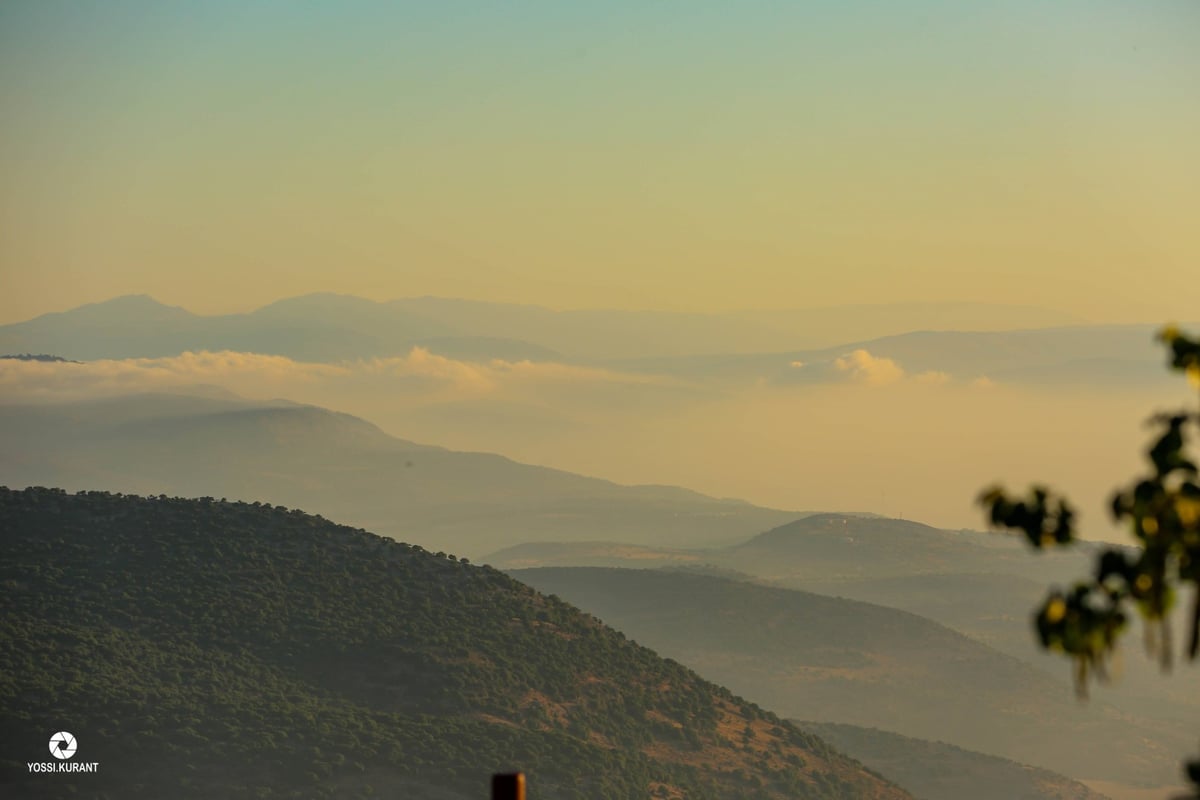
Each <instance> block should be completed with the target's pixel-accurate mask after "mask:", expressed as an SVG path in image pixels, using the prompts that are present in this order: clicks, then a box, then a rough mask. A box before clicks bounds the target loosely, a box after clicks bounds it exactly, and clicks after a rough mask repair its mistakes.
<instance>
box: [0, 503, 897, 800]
mask: <svg viewBox="0 0 1200 800" xmlns="http://www.w3.org/2000/svg"><path fill="white" fill-rule="evenodd" d="M0 545H2V546H0V585H2V586H3V587H4V589H3V592H4V594H3V598H4V603H5V613H4V615H3V616H2V617H0V643H2V645H3V646H0V740H2V741H4V742H5V743H6V747H5V750H4V752H3V753H2V754H0V759H3V760H2V761H0V794H5V795H7V796H22V797H26V796H31V797H32V796H53V797H57V796H67V795H71V796H92V797H134V796H138V797H142V796H149V797H166V796H176V797H181V798H186V797H233V798H240V797H334V796H337V797H371V796H393V797H398V796H421V797H434V798H447V799H449V798H464V797H481V796H485V795H486V788H487V784H486V780H487V776H488V775H489V774H490V773H491V772H494V771H505V770H511V769H514V768H521V769H524V770H525V771H526V772H528V773H529V774H530V780H531V793H535V794H533V795H532V796H543V797H558V798H578V799H582V798H625V797H637V796H646V795H647V794H648V793H649V791H650V788H651V787H654V790H655V791H658V792H659V793H662V792H666V793H667V794H668V795H672V794H673V795H675V796H678V795H680V794H685V795H686V796H688V797H697V798H716V797H751V796H753V797H780V796H782V794H783V793H784V792H795V793H796V794H799V795H800V796H806V797H814V798H841V797H845V798H848V797H877V798H880V800H884V799H885V798H886V799H888V800H891V799H892V798H895V800H900V798H903V797H906V796H907V795H905V794H904V793H903V792H902V791H900V790H898V789H896V788H895V787H892V786H891V785H889V784H887V783H886V781H883V780H881V779H879V778H878V777H876V776H873V775H871V774H869V773H867V772H865V771H864V770H863V768H862V767H861V765H858V764H857V763H855V762H852V761H850V760H848V759H846V758H844V757H843V756H841V755H840V754H838V753H836V752H835V751H833V750H831V749H830V748H828V747H827V746H826V745H825V743H824V742H822V741H821V740H820V739H818V738H816V737H815V736H812V735H809V734H804V733H802V732H800V731H799V730H797V729H795V728H793V727H792V726H790V725H787V724H786V723H782V722H780V721H779V720H777V719H776V718H775V717H774V716H773V715H770V714H767V713H766V712H764V711H762V710H761V709H758V708H757V707H754V706H752V705H750V704H748V703H746V702H744V701H742V700H740V699H738V698H736V697H734V696H733V695H731V694H730V693H729V692H728V691H726V690H723V689H721V688H719V687H716V686H713V685H712V684H709V683H707V682H705V681H703V680H702V679H700V678H699V677H698V676H697V675H695V674H694V673H692V672H691V671H689V670H687V669H686V668H684V667H682V666H681V665H679V664H677V663H675V662H672V661H669V660H663V659H661V658H659V657H658V656H656V655H655V654H654V653H653V652H651V651H649V650H647V649H645V648H643V647H640V646H638V645H636V644H634V643H633V642H631V641H629V640H627V639H626V638H625V637H624V636H622V635H621V634H619V633H618V632H616V631H613V630H611V629H609V628H606V627H605V626H604V625H602V624H601V623H600V622H599V621H598V620H596V619H594V618H591V617H588V616H586V615H584V614H581V613H580V612H579V611H577V610H576V609H574V608H572V607H570V606H568V605H567V604H566V603H564V602H562V601H560V600H558V599H557V598H554V597H546V596H543V595H539V594H538V593H536V592H534V591H533V590H532V589H530V588H529V587H527V586H524V585H522V584H519V583H517V582H516V581H514V580H512V579H511V578H508V577H507V576H505V575H503V574H501V573H499V572H497V571H496V570H493V569H490V568H487V567H476V566H472V565H470V564H468V563H466V562H465V561H462V560H458V559H455V558H454V557H453V556H442V555H434V554H430V553H428V552H426V551H424V550H423V549H422V548H420V547H413V546H409V545H404V544H400V543H398V542H395V541H393V540H390V539H385V538H382V537H378V536H375V535H373V534H369V533H367V532H366V531H363V530H357V529H351V528H346V527H342V526H338V525H334V524H333V523H330V522H328V521H326V520H324V519H321V518H320V517H313V516H309V515H306V514H303V513H301V512H299V511H294V510H288V509H285V508H283V507H272V506H269V505H263V504H259V503H250V504H247V503H226V502H220V501H215V500H213V499H211V498H204V499H200V500H183V499H175V498H167V497H165V496H161V497H157V498H142V497H133V496H121V495H113V494H107V493H101V492H86V493H80V494H75V495H70V494H67V493H65V492H63V491H61V490H57V489H28V490H25V491H19V492H18V491H10V490H7V489H2V488H0ZM767 724H770V725H772V726H777V727H779V729H780V731H781V735H780V736H779V738H778V741H779V744H780V747H781V748H782V751H783V752H785V753H786V754H789V756H790V757H792V758H793V759H794V761H792V762H788V763H786V764H783V765H780V766H775V767H771V768H764V767H761V766H760V765H759V764H758V762H757V761H755V760H754V759H753V758H752V757H751V755H750V754H747V753H744V752H743V751H741V750H738V749H736V748H734V747H733V746H732V744H731V740H730V736H731V735H727V734H726V733H725V731H726V730H728V729H730V728H731V727H736V728H737V729H738V730H740V729H741V728H742V727H744V726H745V725H755V726H764V725H767ZM62 729H66V730H70V731H71V732H73V733H74V734H75V735H76V736H77V737H78V740H79V742H80V754H79V758H81V759H85V760H87V761H98V762H100V764H101V772H100V773H98V774H96V775H78V776H77V775H37V774H34V775H30V774H28V771H27V769H26V767H25V763H26V762H29V761H46V760H47V757H46V752H45V749H46V741H47V737H48V735H49V733H50V732H53V731H55V730H62ZM802 765H803V766H802ZM817 766H820V767H821V771H822V773H823V774H824V773H828V775H829V776H831V777H830V778H828V779H826V778H823V777H821V778H819V777H818V775H817V769H816V767H817ZM56 779H62V780H56Z"/></svg>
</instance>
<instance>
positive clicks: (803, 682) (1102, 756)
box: [510, 567, 1195, 785]
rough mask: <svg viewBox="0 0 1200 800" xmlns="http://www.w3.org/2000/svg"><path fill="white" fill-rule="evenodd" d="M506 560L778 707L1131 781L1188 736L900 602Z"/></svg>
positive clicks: (1172, 758) (643, 639)
mask: <svg viewBox="0 0 1200 800" xmlns="http://www.w3.org/2000/svg"><path fill="white" fill-rule="evenodd" d="M510 574H511V575H513V576H514V577H516V578H518V579H519V580H521V581H522V582H524V583H528V584H529V585H531V586H533V587H535V588H536V589H538V590H539V591H542V592H549V593H554V594H556V595H559V596H561V597H563V598H564V599H566V600H567V601H568V602H570V603H573V604H574V605H576V606H578V607H579V608H581V609H583V610H584V611H587V612H589V613H592V614H595V615H596V616H597V617H599V618H600V619H602V620H604V621H605V622H606V623H608V624H609V625H612V626H613V627H615V628H617V629H619V630H621V631H623V632H625V633H626V634H628V635H629V636H631V637H632V638H634V639H635V640H636V641H638V642H639V643H641V644H645V645H647V646H649V647H652V648H654V649H655V650H656V651H657V652H659V653H662V654H663V655H665V656H669V657H671V658H674V659H676V660H678V661H680V662H681V663H684V664H687V665H688V666H690V667H692V668H693V669H695V670H697V671H698V672H700V673H701V674H703V675H706V676H708V677H709V678H710V679H712V680H716V681H718V682H720V683H723V684H724V685H727V686H729V687H730V688H731V689H733V690H734V691H736V692H740V693H743V694H745V696H747V697H749V698H750V699H752V700H754V701H756V702H758V703H761V704H763V705H764V706H766V707H768V708H772V709H775V710H776V711H777V712H778V713H780V714H783V715H785V716H790V717H802V718H804V719H815V720H826V721H837V722H841V723H849V724H854V725H860V726H867V727H877V728H881V729H884V730H890V731H896V732H898V733H902V734H904V735H906V736H913V737H918V738H922V739H931V740H940V741H949V742H953V743H955V744H956V745H958V746H960V747H964V748H968V749H971V750H977V751H980V752H984V753H990V754H995V755H999V756H1003V757H1005V758H1009V759H1012V760H1014V761H1018V762H1021V763H1025V764H1032V765H1036V766H1040V767H1043V768H1047V769H1053V770H1056V771H1059V772H1062V773H1065V774H1068V775H1071V776H1072V777H1074V778H1077V779H1084V778H1088V779H1106V780H1111V781H1119V782H1125V783H1130V784H1136V783H1143V784H1149V785H1164V784H1169V783H1171V782H1172V781H1176V780H1178V775H1179V760H1180V759H1181V758H1182V756H1183V755H1184V754H1186V753H1188V752H1190V750H1191V748H1192V746H1193V736H1194V733H1195V731H1194V727H1191V726H1189V725H1188V724H1186V723H1184V722H1174V723H1171V722H1167V721H1165V720H1163V719H1162V718H1158V717H1156V718H1149V717H1146V716H1139V715H1134V714H1132V713H1129V712H1127V711H1118V710H1117V709H1115V708H1113V707H1111V706H1107V705H1105V704H1104V703H1103V702H1102V700H1103V698H1102V697H1099V696H1098V697H1095V698H1093V699H1092V701H1091V703H1089V704H1087V705H1082V704H1080V703H1078V702H1077V701H1076V700H1075V698H1074V696H1073V693H1072V691H1071V689H1070V686H1069V685H1068V683H1067V682H1066V681H1065V680H1054V679H1052V678H1051V677H1049V676H1048V675H1047V674H1046V673H1045V672H1043V671H1042V670H1039V669H1037V668H1035V667H1033V666H1031V665H1029V664H1027V663H1026V662H1024V661H1021V660H1018V659H1016V658H1012V657H1010V656H1007V655H1004V654H1001V653H999V652H998V651H996V650H993V649H991V648H989V647H987V646H985V645H982V644H980V643H978V642H976V641H974V640H973V639H970V638H968V637H966V636H963V635H961V634H959V633H956V632H954V631H951V630H949V629H947V628H945V627H943V626H941V625H938V624H937V623H934V622H931V621H930V620H927V619H924V618H921V617H917V616H915V615H912V614H909V613H906V612H903V611H898V610H895V609H891V608H885V607H883V606H876V605H871V604H867V603H860V602H857V601H852V600H845V599H840V598H835V597H828V596H823V595H817V594H812V593H808V592H801V591H796V590H788V589H778V588H772V587H766V586H761V585H755V584H750V583H745V582H741V581H733V580H727V579H724V578H719V577H713V576H708V575H699V574H687V573H682V572H671V571H664V570H629V569H608V568H590V567H580V568H555V569H551V568H545V569H526V570H514V571H511V572H510ZM1193 724H1194V722H1193Z"/></svg>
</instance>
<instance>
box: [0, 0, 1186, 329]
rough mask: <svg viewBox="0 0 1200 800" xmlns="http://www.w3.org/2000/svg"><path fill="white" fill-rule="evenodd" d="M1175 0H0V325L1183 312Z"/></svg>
mask: <svg viewBox="0 0 1200 800" xmlns="http://www.w3.org/2000/svg"><path fill="white" fill-rule="evenodd" d="M1197 41H1200V4H1198V3H1196V2H1195V1H1194V0H1174V1H1170V2H1168V1H1167V0H1152V1H1150V2H1139V3H1127V2H1116V1H1115V0H1062V1H1061V2H1055V3H1044V2H1035V1H1034V0H1012V1H1011V2H1006V3H1002V4H1001V3H994V4H993V3H962V2H947V1H944V0H914V1H913V2H905V3H897V2H891V0H888V2H882V1H876V2H868V1H867V0H858V1H857V2H790V3H779V2H745V3H736V4H734V3H716V2H707V1H706V0H697V1H696V2H688V3H668V2H624V1H623V0H614V2H608V3H591V4H585V3H557V2H555V3H552V2H512V3H505V4H499V3H468V2H454V1H453V0H448V1H447V2H439V3H405V2H387V3H385V2H375V1H374V0H358V1H357V2H345V3H332V2H327V3H315V2H282V1H279V0H261V1H260V2H249V3H247V2H241V1H240V0H238V1H237V2H234V1H233V0H211V1H210V2H206V3H191V2H187V3H183V2H166V1H164V0H155V1H154V2H130V1H129V0H112V2H105V3H64V2H57V1H56V0H37V1H36V2H32V1H26V0H12V1H11V2H6V3H3V4H0V109H2V110H3V113H4V119H5V123H4V126H3V131H2V132H0V322H13V321H18V320H22V319H27V318H29V317H32V316H34V315H37V314H40V313H44V312H47V311H55V310H63V309H66V308H70V307H73V306H76V305H79V304H82V303H87V302H95V301H99V300H103V299H107V298H110V297H113V296H116V295H121V294H127V293H148V294H151V295H153V296H154V297H156V298H157V299H159V300H161V301H163V302H166V303H170V304H174V305H181V306H184V307H186V308H188V309H190V310H193V311H196V312H199V313H219V312H229V311H241V310H248V309H250V308H254V307H257V306H260V305H263V304H266V303H268V302H270V301H272V300H275V299H278V298H280V297H285V296H292V295H298V294H304V293H308V292H315V291H336V292H343V293H349V294H358V295H362V296H365V297H370V298H373V299H381V300H382V299H389V298H393V297H406V296H418V295H427V294H431V295H445V296H455V297H466V298H472V299H482V300H498V301H510V302H524V303H536V304H542V305H546V306H550V307H553V308H582V307H609V308H656V309H672V310H706V311H722V310H732V309H747V308H796V307H810V306H831V305H840V304H847V303H889V302H917V301H920V302H952V301H974V302H998V303H1019V304H1027V305H1037V306H1044V307H1048V308H1054V309H1057V310H1060V311H1062V312H1064V313H1068V314H1072V315H1075V316H1077V317H1079V318H1083V319H1088V320H1093V321H1134V320H1137V321H1147V322H1158V321H1162V320H1166V319H1179V318H1185V319H1186V318H1191V317H1193V316H1194V311H1193V308H1194V295H1192V294H1191V293H1190V292H1186V291H1180V290H1179V287H1180V286H1181V285H1183V284H1185V283H1186V284H1188V285H1194V276H1195V274H1196V272H1197V265H1198V264H1200V258H1198V257H1200V237H1197V236H1196V235H1195V220H1194V217H1195V211H1196V209H1198V208H1200V146H1198V145H1197V142H1200V102H1196V100H1197V96H1196V87H1197V86H1198V85H1200V47H1196V46H1195V43H1196V42H1197Z"/></svg>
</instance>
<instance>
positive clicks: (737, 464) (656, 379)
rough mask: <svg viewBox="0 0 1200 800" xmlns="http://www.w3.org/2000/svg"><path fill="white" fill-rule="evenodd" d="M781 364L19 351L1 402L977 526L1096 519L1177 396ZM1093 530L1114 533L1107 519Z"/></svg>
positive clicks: (4, 378)
mask: <svg viewBox="0 0 1200 800" xmlns="http://www.w3.org/2000/svg"><path fill="white" fill-rule="evenodd" d="M774 369H775V370H776V372H775V373H771V374H765V375H761V376H759V377H758V378H757V379H754V378H751V379H747V378H746V376H745V375H739V377H737V378H728V379H726V378H722V377H720V376H719V375H714V376H713V377H712V378H710V379H708V380H695V381H693V380H684V379H682V378H674V377H664V376H661V375H648V374H631V373H625V372H620V371H615V370H607V369H599V368H594V367H585V366H578V365H570V364H559V363H536V362H528V361H520V362H509V361H499V360H493V361H487V362H470V361H462V360H456V359H451V358H447V357H444V356H440V355H437V354H435V353H431V352H430V351H428V350H425V349H420V348H417V349H414V350H412V351H410V352H409V353H408V354H406V355H404V356H400V357H394V358H382V359H374V360H364V361H354V362H347V363H342V364H317V363H305V362H298V361H294V360H292V359H289V358H285V357H280V356H267V355H256V354H249V353H231V352H221V353H185V354H183V355H180V356H176V357H172V358H156V359H129V360H120V361H93V362H88V363H82V364H72V363H42V362H29V361H15V360H0V402H10V403H12V402H49V401H53V400H57V399H62V400H68V399H80V398H91V397H103V396H113V395H119V394H127V393H136V392H154V391H171V392H191V391H195V390H196V388H197V387H202V386H203V387H220V388H221V389H223V390H226V391H231V392H234V393H236V394H238V395H241V396H243V397H246V398H249V399H253V400H272V399H280V398H282V399H288V400H292V401H296V402H301V403H311V404H314V405H319V406H324V407H326V408H331V409H335V410H339V411H345V412H348V413H351V414H355V415H358V416H361V417H363V418H365V419H367V420H370V421H371V422H374V423H376V424H378V425H380V426H381V427H383V428H384V429H385V430H387V431H388V432H389V433H392V434H394V435H396V436H400V437H402V438H406V439H410V440H413V441H417V442H421V443H426V444H437V445H442V446H446V447H451V448H454V449H460V450H482V451H491V452H499V453H502V454H504V455H508V456H510V457H512V458H516V459H518V460H521V461H525V462H528V463H535V464H543V465H546V466H554V467H559V468H562V469H567V470H571V471H574V472H580V473H584V474H588V475H595V476H598V477H605V478H609V479H612V480H616V481H620V482H623V483H669V484H678V485H682V486H687V487H689V488H693V489H696V490H699V491H703V492H706V493H709V494H713V495H718V496H724V497H741V498H745V499H748V500H751V501H753V502H756V503H759V504H762V505H770V506H774V507H777V508H789V509H796V510H808V509H826V510H832V509H841V510H866V511H877V512H880V513H885V514H890V515H904V516H908V517H910V518H915V519H920V520H923V521H927V522H931V523H935V524H941V525H948V526H976V527H978V526H980V525H981V524H982V518H981V516H980V515H979V512H978V509H976V508H974V507H973V505H972V500H973V498H974V495H975V493H976V492H977V490H978V489H979V488H980V487H981V486H983V485H986V484H989V483H992V482H994V481H997V480H1003V481H1006V482H1008V483H1010V484H1012V485H1021V484H1023V483H1024V482H1028V481H1033V480H1048V481H1051V482H1054V483H1055V485H1057V486H1060V487H1062V488H1065V489H1068V490H1071V491H1072V492H1073V494H1075V495H1076V496H1077V497H1078V498H1079V501H1080V505H1081V506H1082V507H1083V508H1085V509H1087V508H1100V507H1102V505H1103V502H1104V497H1105V496H1106V495H1107V493H1108V492H1109V491H1110V490H1111V489H1112V488H1113V486H1114V484H1115V483H1116V482H1117V481H1118V480H1120V479H1122V477H1123V476H1128V475H1131V474H1133V472H1134V471H1135V470H1136V469H1137V467H1138V453H1139V451H1140V450H1141V448H1142V447H1143V445H1144V442H1143V438H1144V435H1145V431H1144V428H1142V426H1141V420H1142V419H1143V418H1144V417H1145V415H1146V414H1147V413H1148V412H1150V411H1152V410H1155V409H1156V408H1162V407H1164V406H1166V407H1170V404H1171V397H1169V396H1168V397H1163V396H1162V395H1161V393H1159V392H1158V389H1156V388H1153V387H1151V388H1149V389H1147V390H1144V391H1142V392H1141V393H1136V392H1125V393H1116V392H1092V391H1085V390H1083V389H1075V390H1060V389H1054V390H1049V389H1036V390H1035V389H1021V388H1019V387H1016V386H1012V385H1007V384H1006V383H1004V382H1000V383H992V382H991V381H990V380H988V379H987V378H978V379H974V380H970V379H966V378H963V377H959V376H955V377H950V376H948V375H947V374H946V373H944V372H939V371H933V370H926V371H922V372H917V373H910V372H908V371H906V370H905V368H904V365H903V364H902V363H900V362H899V361H898V360H895V359H890V358H883V357H878V356H875V355H873V354H872V353H870V352H868V351H866V350H856V351H853V352H850V353H847V354H845V355H842V356H840V357H838V358H836V359H834V360H832V361H827V362H824V363H811V364H803V365H800V364H789V363H788V362H786V361H784V362H782V363H780V364H778V365H776V366H775V367H774ZM1185 388H1186V387H1185ZM1151 389H1153V391H1151ZM1176 399H1179V398H1176ZM1097 431H1104V432H1105V434H1104V435H1103V436H1097V435H1096V432H1097ZM1051 443H1052V444H1053V446H1050V444H1051ZM1091 519H1092V521H1094V522H1098V523H1099V524H1101V525H1103V526H1104V527H1105V528H1106V529H1107V523H1106V521H1105V518H1104V515H1102V514H1099V513H1096V514H1094V516H1092V518H1091Z"/></svg>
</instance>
